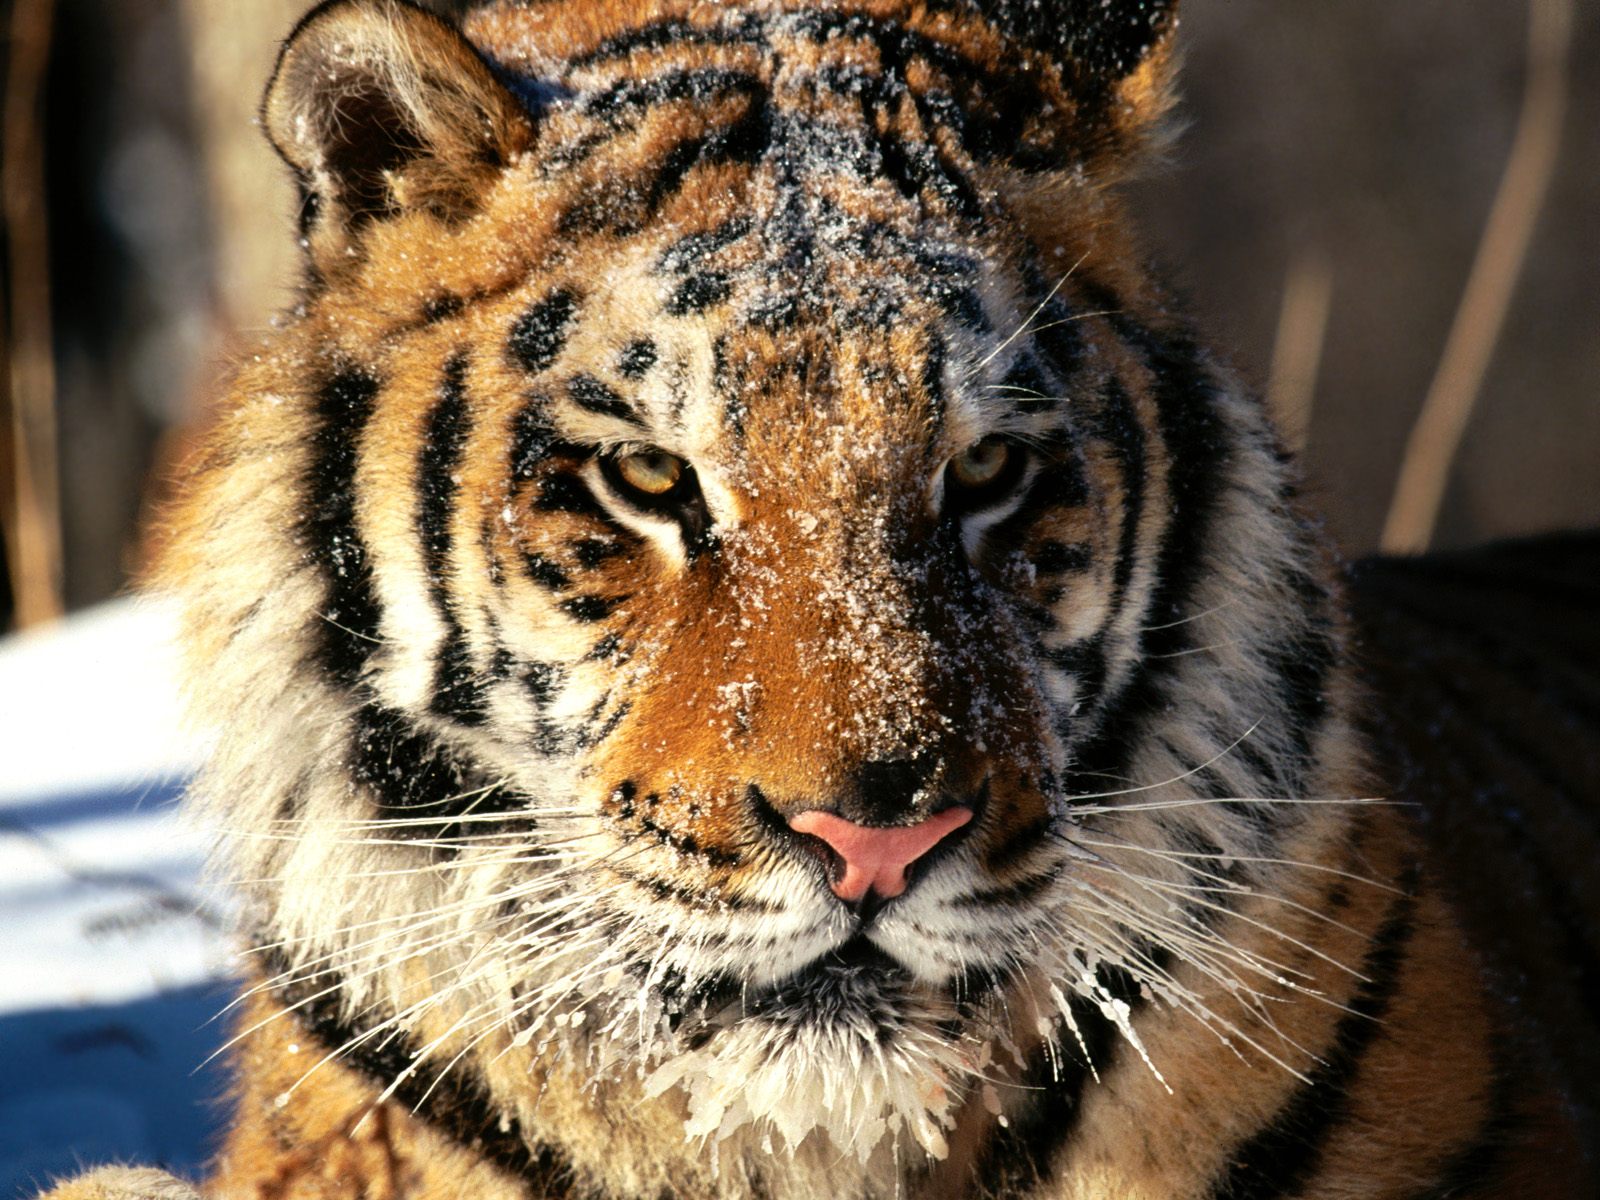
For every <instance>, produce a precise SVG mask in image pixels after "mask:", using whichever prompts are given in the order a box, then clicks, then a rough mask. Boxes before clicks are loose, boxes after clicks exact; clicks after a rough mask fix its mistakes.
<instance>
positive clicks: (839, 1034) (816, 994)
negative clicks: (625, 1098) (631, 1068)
mask: <svg viewBox="0 0 1600 1200" xmlns="http://www.w3.org/2000/svg"><path fill="white" fill-rule="evenodd" d="M711 1007H713V1006H708V1011H706V1012H705V1014H704V1015H703V1016H702V1017H701V1018H700V1019H699V1020H698V1021H697V1022H694V1023H692V1025H686V1026H685V1027H684V1028H682V1029H680V1031H679V1033H680V1040H679V1042H678V1048H677V1049H676V1050H675V1051H674V1052H671V1053H668V1054H664V1055H663V1056H662V1058H661V1060H660V1061H659V1064H658V1065H657V1066H655V1067H654V1069H653V1070H652V1071H651V1072H650V1073H648V1074H647V1076H646V1079H645V1087H646V1090H647V1092H648V1093H649V1094H650V1095H660V1094H662V1093H664V1092H666V1091H668V1090H669V1089H671V1088H674V1087H676V1088H678V1089H679V1090H680V1091H681V1093H682V1094H683V1095H684V1097H685V1098H686V1100H687V1104H688V1110H689V1119H688V1122H687V1124H686V1126H685V1136H686V1137H688V1138H689V1139H691V1140H700V1141H707V1140H709V1141H711V1142H720V1141H722V1140H723V1139H725V1138H728V1137H730V1136H732V1135H735V1134H741V1133H742V1134H745V1135H747V1136H749V1135H754V1136H755V1137H756V1138H757V1139H761V1140H764V1141H771V1140H772V1139H773V1138H774V1136H775V1137H776V1139H780V1140H781V1141H782V1143H783V1144H784V1145H785V1146H786V1147H788V1148H790V1149H797V1148H798V1147H800V1146H801V1145H802V1144H803V1143H804V1142H806V1140H807V1139H808V1138H811V1137H814V1136H818V1135H820V1136H822V1137H825V1138H826V1139H827V1140H828V1141H830V1142H831V1143H832V1144H833V1147H834V1148H835V1149H836V1151H837V1152H839V1153H844V1154H850V1155H854V1156H855V1157H857V1158H858V1159H859V1160H860V1161H861V1162H863V1163H865V1162H867V1161H868V1160H869V1159H870V1158H871V1157H872V1156H873V1154H874V1153H875V1152H876V1151H878V1150H879V1148H880V1147H885V1146H887V1147H889V1148H891V1149H892V1148H893V1147H894V1146H895V1145H897V1144H898V1143H899V1142H901V1141H902V1140H904V1139H909V1140H910V1141H912V1142H914V1143H915V1144H916V1145H919V1146H920V1147H922V1149H923V1150H924V1151H926V1152H927V1153H928V1154H929V1155H931V1156H933V1157H935V1158H942V1157H943V1156H944V1154H945V1153H946V1146H945V1137H944V1130H945V1129H947V1128H948V1127H949V1126H950V1125H951V1124H952V1123H953V1120H954V1113H955V1110H956V1108H957V1107H958V1106H959V1104H960V1102H961V1100H962V1099H963V1097H964V1096H965V1094H966V1092H967V1090H968V1087H969V1082H970V1080H971V1079H972V1078H973V1077H974V1073H975V1072H976V1071H977V1070H978V1064H979V1052H980V1047H981V1044H980V1042H979V1040H978V1039H977V1038H976V1037H974V1036H972V1035H971V1034H969V1033H965V1032H958V1033H956V1035H955V1036H952V1032H953V1031H964V1030H966V1028H967V1022H965V1021H963V1020H962V1018H961V1016H960V1015H959V1014H958V1012H957V1010H956V1007H955V1005H954V1004H953V1003H952V1002H951V1001H950V999H949V995H948V991H947V990H946V989H940V988H936V987H931V986H929V985H926V984H921V983H918V982H916V981H915V980H913V978H912V976H911V974H910V973H909V972H908V971H906V970H905V969H904V968H903V967H902V966H901V965H900V964H899V963H897V962H896V961H895V960H894V959H893V958H891V957H890V956H889V955H887V954H885V953H883V952H882V951H880V950H878V949H876V948H875V947H873V946H872V945H871V944H870V943H869V942H867V941H866V940H865V939H864V938H857V939H855V940H853V941H852V942H850V943H847V944H846V945H845V946H843V947H841V948H839V949H837V950H835V951H832V952H830V953H829V954H827V955H824V956H823V957H822V958H819V959H817V960H816V961H815V962H813V963H811V964H810V965H808V966H806V967H805V968H803V969H802V970H800V971H798V972H796V973H795V974H794V975H792V976H790V977H788V978H787V979H784V980H781V981H779V982H778V983H776V984H773V985H771V986H769V987H767V988H764V989H762V990H760V991H759V992H751V993H745V994H741V995H735V996H733V997H732V998H731V999H729V1000H727V1002H726V1003H724V1004H722V1005H720V1006H716V1007H715V1011H710V1010H709V1009H710V1008H711Z"/></svg>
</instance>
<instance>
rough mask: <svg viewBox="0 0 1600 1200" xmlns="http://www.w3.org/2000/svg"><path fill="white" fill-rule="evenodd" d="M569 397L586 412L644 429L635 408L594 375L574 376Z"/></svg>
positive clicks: (568, 392)
mask: <svg viewBox="0 0 1600 1200" xmlns="http://www.w3.org/2000/svg"><path fill="white" fill-rule="evenodd" d="M567 395H568V397H570V398H571V400H572V402H573V403H574V404H576V405H577V406H578V407H579V408H581V409H583V410H584V411H585V412H592V413H596V414H598V415H599V416H602V417H615V418H616V419H617V420H619V421H626V422H627V423H628V424H630V425H633V426H636V427H638V428H640V429H642V428H644V422H643V421H642V420H640V418H639V414H638V413H636V412H634V411H633V406H632V405H631V404H629V403H628V402H627V401H626V400H624V399H623V398H622V397H621V396H619V395H617V393H616V392H614V391H613V390H612V389H611V388H609V387H607V386H606V385H605V384H603V383H601V382H600V381H599V380H598V379H596V378H595V377H594V376H593V375H575V376H573V377H572V379H571V380H570V381H569V382H568V383H567Z"/></svg>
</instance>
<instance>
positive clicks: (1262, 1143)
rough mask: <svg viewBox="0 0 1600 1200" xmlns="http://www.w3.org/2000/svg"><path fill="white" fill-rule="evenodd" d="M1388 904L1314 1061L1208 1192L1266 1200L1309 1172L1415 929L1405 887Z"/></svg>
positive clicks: (1373, 1034)
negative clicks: (1357, 981) (1344, 1007)
mask: <svg viewBox="0 0 1600 1200" xmlns="http://www.w3.org/2000/svg"><path fill="white" fill-rule="evenodd" d="M1407 876H1408V878H1407V880H1406V885H1407V887H1408V891H1407V894H1405V895H1403V896H1401V897H1399V898H1398V899H1397V900H1396V901H1395V902H1394V904H1393V905H1391V907H1390V910H1389V913H1388V915H1387V916H1386V917H1385V918H1384V922H1383V925H1382V927H1381V928H1379V930H1378V932H1377V933H1376V934H1375V935H1374V936H1373V938H1372V941H1371V943H1370V944H1369V945H1368V947H1367V952H1366V955H1365V956H1364V957H1363V959H1362V963H1361V974H1362V976H1363V978H1364V982H1363V983H1362V984H1361V986H1360V987H1358V988H1357V989H1356V993H1355V995H1354V996H1352V997H1351V999H1350V1003H1349V1006H1348V1007H1349V1011H1348V1012H1347V1013H1346V1014H1345V1015H1344V1016H1343V1017H1341V1018H1340V1019H1339V1023H1338V1025H1337V1026H1336V1027H1335V1029H1334V1032H1333V1040H1332V1043H1331V1044H1330V1046H1329V1047H1328V1049H1327V1050H1326V1051H1324V1053H1323V1057H1322V1061H1321V1062H1320V1063H1319V1064H1318V1065H1317V1066H1316V1068H1315V1069H1313V1070H1312V1072H1311V1075H1310V1078H1309V1079H1308V1080H1307V1081H1306V1082H1305V1083H1302V1084H1301V1085H1300V1086H1299V1087H1298V1088H1297V1089H1296V1090H1295V1092H1294V1093H1293V1095H1291V1096H1290V1097H1289V1099H1288V1101H1287V1102H1286V1103H1285V1104H1284V1105H1283V1107H1282V1108H1280V1109H1279V1110H1278V1113H1277V1115H1276V1116H1275V1117H1273V1119H1272V1120H1271V1121H1270V1122H1269V1123H1268V1124H1267V1125H1266V1126H1265V1127H1264V1128H1262V1129H1261V1130H1260V1131H1258V1132H1257V1133H1256V1134H1254V1135H1253V1136H1252V1137H1250V1138H1249V1139H1248V1140H1247V1141H1245V1142H1244V1144H1243V1145H1241V1146H1239V1147H1238V1148H1237V1149H1236V1150H1235V1151H1234V1152H1233V1153H1232V1154H1231V1155H1229V1160H1230V1161H1229V1163H1228V1165H1227V1166H1226V1167H1224V1168H1223V1170H1222V1172H1221V1174H1220V1175H1219V1176H1218V1178H1217V1179H1216V1180H1215V1182H1214V1183H1213V1184H1212V1186H1211V1191H1210V1196H1211V1197H1212V1200H1273V1198H1274V1197H1288V1196H1292V1195H1295V1194H1297V1193H1298V1192H1299V1191H1300V1190H1301V1188H1303V1187H1304V1185H1305V1184H1306V1183H1308V1182H1309V1181H1310V1180H1311V1179H1312V1178H1313V1176H1315V1174H1316V1173H1317V1170H1318V1168H1319V1167H1320V1166H1321V1164H1322V1157H1323V1153H1324V1151H1325V1149H1326V1147H1327V1144H1328V1139H1329V1138H1330V1137H1331V1136H1332V1135H1333V1133H1334V1131H1335V1130H1337V1129H1339V1128H1341V1127H1342V1126H1343V1125H1344V1123H1345V1122H1346V1121H1347V1120H1348V1119H1349V1116H1350V1102H1349V1093H1350V1086H1351V1084H1353V1083H1354V1082H1355V1080H1356V1075H1357V1074H1358V1072H1359V1071H1360V1068H1361V1063H1362V1060H1363V1059H1364V1058H1365V1057H1366V1054H1367V1051H1368V1050H1370V1049H1371V1048H1372V1046H1373V1044H1374V1043H1375V1042H1376V1041H1377V1038H1378V1034H1379V1032H1380V1031H1381V1030H1382V1028H1383V1025H1382V1021H1383V1017H1384V1014H1385V1013H1387V1012H1388V1010H1389V1004H1390V1001H1392V1000H1393V998H1394V995H1395V992H1396V991H1398V990H1399V987H1400V980H1401V972H1402V968H1403V967H1404V966H1405V962H1406V954H1407V951H1408V949H1409V947H1410V942H1411V935H1412V934H1413V932H1415V929H1416V913H1415V910H1416V898H1415V896H1413V895H1412V894H1411V893H1410V891H1409V886H1410V885H1412V884H1414V882H1415V876H1416V872H1415V871H1411V872H1408V873H1407Z"/></svg>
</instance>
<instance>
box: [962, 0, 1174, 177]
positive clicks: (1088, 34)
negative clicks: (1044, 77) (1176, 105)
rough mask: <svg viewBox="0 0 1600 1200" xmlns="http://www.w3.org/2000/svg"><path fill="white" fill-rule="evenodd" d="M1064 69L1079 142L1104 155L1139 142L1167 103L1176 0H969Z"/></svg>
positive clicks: (1080, 147) (1089, 153)
mask: <svg viewBox="0 0 1600 1200" xmlns="http://www.w3.org/2000/svg"><path fill="white" fill-rule="evenodd" d="M969 2H970V3H972V4H974V5H975V6H976V7H977V8H978V9H980V10H981V11H982V12H983V14H984V15H985V16H986V17H987V18H988V19H989V21H991V22H992V23H993V24H994V25H995V26H996V28H998V29H999V30H1000V31H1001V32H1002V33H1004V34H1005V35H1006V36H1007V37H1008V38H1010V39H1012V40H1013V41H1015V42H1017V43H1019V44H1020V45H1021V46H1023V47H1024V48H1026V49H1028V50H1032V51H1035V52H1038V53H1041V54H1043V55H1044V56H1046V57H1047V58H1049V59H1050V60H1052V61H1053V62H1054V63H1055V65H1056V66H1057V68H1058V69H1059V70H1060V72H1061V82H1062V86H1063V88H1064V89H1065V91H1066V93H1067V97H1068V99H1069V102H1070V106H1071V112H1070V113H1062V114H1060V116H1061V117H1063V118H1065V119H1067V120H1068V121H1069V122H1070V124H1071V127H1072V141H1073V142H1074V144H1075V148H1076V150H1077V151H1078V152H1079V153H1080V154H1082V155H1084V156H1085V157H1087V158H1091V159H1101V160H1104V159H1106V158H1108V157H1115V156H1119V155H1125V154H1128V153H1130V152H1132V151H1135V150H1137V149H1138V148H1139V147H1140V146H1142V145H1143V144H1144V143H1145V142H1146V141H1147V140H1148V139H1149V138H1150V137H1151V135H1152V133H1153V132H1155V131H1157V130H1158V129H1159V127H1160V123H1161V119H1162V117H1164V116H1165V115H1166V113H1167V111H1168V109H1169V108H1171V106H1172V84H1173V75H1174V57H1175V55H1174V51H1173V34H1174V31H1175V29H1176V27H1177V24H1178V18H1177V8H1178V0H969Z"/></svg>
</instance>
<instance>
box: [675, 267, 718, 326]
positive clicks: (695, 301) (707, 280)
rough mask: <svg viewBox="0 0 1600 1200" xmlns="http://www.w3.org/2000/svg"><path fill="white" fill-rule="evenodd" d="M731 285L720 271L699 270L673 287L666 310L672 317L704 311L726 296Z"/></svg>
mask: <svg viewBox="0 0 1600 1200" xmlns="http://www.w3.org/2000/svg"><path fill="white" fill-rule="evenodd" d="M732 290H733V285H732V284H731V283H730V282H729V280H728V277H727V276H726V275H724V274H723V273H722V272H720V271H701V272H700V273H699V274H696V275H691V276H689V277H688V278H687V279H685V280H684V281H683V282H682V283H680V284H679V285H678V286H677V287H676V288H674V289H673V292H672V295H671V296H670V297H668V299H667V306H666V307H667V312H668V313H669V314H671V315H672V316H674V317H681V316H685V315H687V314H689V313H697V312H704V311H705V310H706V309H708V308H713V307H715V306H716V305H718V304H721V303H722V302H723V301H724V300H726V299H727V298H728V295H729V293H730V292H732Z"/></svg>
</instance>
